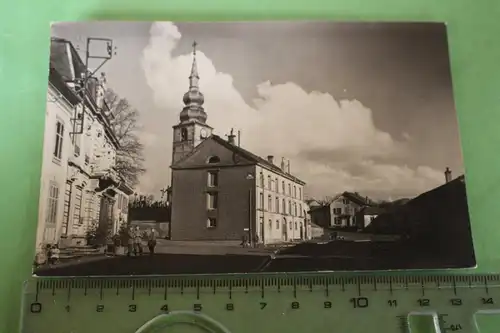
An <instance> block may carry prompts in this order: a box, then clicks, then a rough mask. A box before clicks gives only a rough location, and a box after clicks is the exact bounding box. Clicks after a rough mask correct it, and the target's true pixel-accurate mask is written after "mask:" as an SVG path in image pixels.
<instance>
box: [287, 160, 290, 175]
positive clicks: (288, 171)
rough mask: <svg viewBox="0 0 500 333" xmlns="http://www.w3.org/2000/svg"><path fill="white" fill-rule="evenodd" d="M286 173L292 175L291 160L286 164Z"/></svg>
mask: <svg viewBox="0 0 500 333" xmlns="http://www.w3.org/2000/svg"><path fill="white" fill-rule="evenodd" d="M286 172H287V173H290V160H288V163H287V164H286Z"/></svg>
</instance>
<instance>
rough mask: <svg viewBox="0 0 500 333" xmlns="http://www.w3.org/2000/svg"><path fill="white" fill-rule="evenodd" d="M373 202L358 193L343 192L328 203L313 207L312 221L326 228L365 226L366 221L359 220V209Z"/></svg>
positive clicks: (359, 227)
mask: <svg viewBox="0 0 500 333" xmlns="http://www.w3.org/2000/svg"><path fill="white" fill-rule="evenodd" d="M371 205H372V202H371V201H370V200H369V199H368V198H366V197H362V196H361V195H359V194H358V193H355V192H354V193H353V192H343V193H341V194H338V195H336V196H335V197H333V198H332V199H331V200H330V201H329V203H328V204H327V205H321V206H315V207H314V208H311V210H310V211H309V214H310V215H311V221H312V223H314V224H316V225H319V226H321V227H324V228H354V229H361V228H363V227H364V221H363V220H360V221H358V220H357V218H356V217H357V216H358V215H359V214H358V213H359V211H360V210H361V209H362V208H364V207H369V206H371Z"/></svg>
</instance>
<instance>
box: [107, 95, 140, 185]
mask: <svg viewBox="0 0 500 333" xmlns="http://www.w3.org/2000/svg"><path fill="white" fill-rule="evenodd" d="M104 99H105V101H106V104H107V105H108V107H109V109H110V110H111V112H112V113H113V115H114V119H113V121H112V122H111V126H112V128H113V130H114V132H115V134H116V137H117V138H118V141H119V143H120V149H119V150H118V151H117V153H116V170H117V172H118V173H119V174H120V175H121V176H122V177H123V178H124V179H125V180H126V181H127V182H128V183H129V184H130V185H132V186H134V185H137V183H138V182H139V176H140V175H141V174H143V173H144V172H145V171H146V169H144V166H143V162H144V157H143V148H144V146H143V144H142V143H141V141H140V139H139V137H138V132H139V123H138V119H139V112H138V111H137V109H135V108H134V107H132V105H130V103H129V102H128V100H127V99H126V98H122V97H120V96H118V94H116V93H115V92H114V91H113V90H112V89H107V90H106V93H105V95H104Z"/></svg>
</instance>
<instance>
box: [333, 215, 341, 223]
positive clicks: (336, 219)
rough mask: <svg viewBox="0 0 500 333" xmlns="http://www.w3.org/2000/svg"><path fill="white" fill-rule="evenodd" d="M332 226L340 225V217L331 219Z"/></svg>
mask: <svg viewBox="0 0 500 333" xmlns="http://www.w3.org/2000/svg"><path fill="white" fill-rule="evenodd" d="M333 224H335V225H341V224H342V219H341V218H340V217H336V218H334V219H333Z"/></svg>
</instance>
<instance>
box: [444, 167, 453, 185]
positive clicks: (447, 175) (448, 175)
mask: <svg viewBox="0 0 500 333" xmlns="http://www.w3.org/2000/svg"><path fill="white" fill-rule="evenodd" d="M444 179H445V181H446V182H447V183H449V182H451V170H450V168H448V167H446V170H445V171H444Z"/></svg>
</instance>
